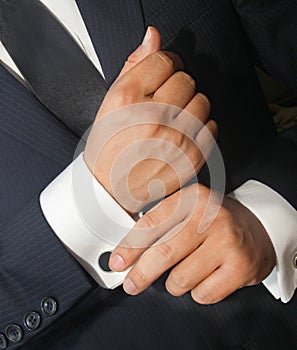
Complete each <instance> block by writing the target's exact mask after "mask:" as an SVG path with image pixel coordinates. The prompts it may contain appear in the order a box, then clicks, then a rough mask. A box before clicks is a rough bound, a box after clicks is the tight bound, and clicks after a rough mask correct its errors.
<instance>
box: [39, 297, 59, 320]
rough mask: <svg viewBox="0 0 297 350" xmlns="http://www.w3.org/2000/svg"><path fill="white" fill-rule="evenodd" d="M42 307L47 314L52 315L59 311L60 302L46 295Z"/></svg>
mask: <svg viewBox="0 0 297 350" xmlns="http://www.w3.org/2000/svg"><path fill="white" fill-rule="evenodd" d="M41 309H42V311H43V312H44V313H45V314H46V315H47V316H52V315H54V314H55V313H56V312H57V309H58V304H57V302H56V300H55V299H54V298H52V297H46V298H44V299H43V300H42V302H41Z"/></svg>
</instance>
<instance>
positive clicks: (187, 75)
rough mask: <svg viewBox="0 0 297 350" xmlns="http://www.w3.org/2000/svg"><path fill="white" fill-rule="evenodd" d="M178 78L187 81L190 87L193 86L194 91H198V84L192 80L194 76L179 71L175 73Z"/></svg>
mask: <svg viewBox="0 0 297 350" xmlns="http://www.w3.org/2000/svg"><path fill="white" fill-rule="evenodd" d="M175 74H176V75H177V76H178V77H180V78H181V79H183V80H185V81H186V82H187V83H189V84H190V85H192V87H193V90H195V89H196V82H195V80H194V79H193V78H192V76H191V75H190V74H188V73H185V72H182V71H179V72H177V73H175Z"/></svg>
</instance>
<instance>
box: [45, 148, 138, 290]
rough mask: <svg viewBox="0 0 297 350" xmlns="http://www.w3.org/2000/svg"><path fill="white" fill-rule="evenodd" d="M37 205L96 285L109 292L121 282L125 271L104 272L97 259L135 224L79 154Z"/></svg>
mask: <svg viewBox="0 0 297 350" xmlns="http://www.w3.org/2000/svg"><path fill="white" fill-rule="evenodd" d="M40 204H41V209H42V211H43V214H44V216H45V218H46V220H47V222H48V223H49V225H50V226H51V228H52V229H53V231H54V232H55V234H56V235H57V236H58V237H59V239H60V240H61V241H62V242H63V243H64V245H65V246H66V248H67V249H68V250H69V251H70V252H71V254H72V255H73V256H74V257H75V258H76V259H77V261H78V262H79V263H80V264H81V265H82V266H83V267H84V268H85V269H86V270H87V272H88V273H89V274H90V275H91V276H92V277H93V278H94V280H95V281H96V282H97V283H99V284H100V285H101V286H102V287H105V288H110V289H113V288H115V287H117V286H118V285H120V284H121V283H122V281H123V279H124V277H125V276H126V274H127V273H128V270H126V271H124V272H108V271H104V270H103V269H102V268H101V267H100V265H99V258H100V257H101V255H102V254H103V253H106V252H111V251H112V250H113V249H114V248H115V246H116V245H117V244H118V243H119V242H120V240H121V239H122V238H123V237H124V236H125V235H126V234H127V233H128V232H129V231H130V229H131V228H132V227H133V226H134V224H135V222H134V220H133V219H132V218H131V217H130V216H129V215H128V214H127V213H126V211H125V210H124V209H123V208H122V207H121V206H120V205H119V204H118V203H117V202H116V201H115V200H114V199H113V198H112V197H111V196H110V195H109V194H108V193H107V192H106V191H105V189H104V188H103V187H102V186H101V185H100V184H99V182H98V181H97V180H96V178H95V177H94V176H93V174H92V173H91V172H90V170H89V169H88V167H87V165H86V163H85V161H84V159H83V154H82V153H81V154H80V155H79V156H78V157H77V158H76V159H75V160H74V161H73V162H72V163H71V164H70V165H69V166H68V167H67V168H66V169H65V170H64V171H63V172H62V173H61V174H60V175H59V176H58V177H57V178H56V179H55V180H54V181H53V182H52V183H50V184H49V185H48V186H47V187H46V189H45V190H44V191H43V192H42V193H41V196H40Z"/></svg>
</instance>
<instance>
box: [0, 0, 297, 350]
mask: <svg viewBox="0 0 297 350" xmlns="http://www.w3.org/2000/svg"><path fill="white" fill-rule="evenodd" d="M78 4H79V6H80V8H81V11H82V14H83V16H84V18H85V20H86V24H87V26H88V29H89V31H90V34H91V36H92V40H93V43H94V46H95V48H96V49H97V52H98V55H99V57H100V60H101V63H102V65H103V69H104V71H105V74H106V77H107V80H108V83H111V82H112V81H113V80H114V78H115V77H116V75H117V73H118V72H119V70H120V67H121V65H122V63H123V61H124V60H125V58H126V57H127V55H128V54H129V53H130V51H131V50H133V49H134V47H135V46H137V44H138V42H139V41H140V40H141V36H142V35H143V32H144V27H145V26H147V25H155V26H157V27H158V28H159V29H160V31H161V34H162V39H163V45H164V48H166V49H172V50H174V51H176V52H177V53H179V54H180V55H181V57H182V58H183V60H184V61H185V65H186V69H187V71H188V72H190V73H191V74H192V75H193V76H194V78H195V79H196V81H197V84H198V88H199V89H201V90H202V91H204V92H205V93H207V94H208V95H209V97H210V98H211V100H212V102H213V110H212V114H213V117H214V118H215V119H216V120H217V121H218V123H219V125H220V130H221V136H220V141H219V142H220V144H221V146H222V150H223V155H224V157H225V160H226V164H227V172H228V173H227V176H228V186H229V188H231V187H234V186H237V185H238V184H240V183H241V182H242V181H244V180H245V179H246V178H250V177H251V176H252V177H257V178H259V179H260V180H262V181H263V182H268V183H269V184H270V185H271V186H272V187H277V186H278V190H279V191H280V192H281V193H283V194H284V195H285V196H286V197H287V198H288V199H289V200H291V201H292V202H293V201H294V198H293V195H292V192H294V191H293V188H294V186H296V184H295V183H294V179H295V178H296V175H295V174H297V169H296V166H293V165H291V162H289V161H288V159H294V157H295V158H296V148H294V147H293V146H292V145H293V143H292V142H290V141H287V140H285V137H284V138H283V140H284V141H282V142H281V147H283V148H281V150H282V151H280V152H279V154H277V152H275V153H272V156H271V157H270V158H271V159H270V158H269V157H267V164H265V163H263V162H262V163H261V164H262V170H259V167H258V166H255V163H256V162H255V161H254V160H253V162H251V160H250V158H254V157H255V156H256V153H257V154H261V156H263V154H262V153H263V152H264V154H266V153H265V152H267V150H265V146H267V145H270V143H271V144H272V143H274V144H278V142H279V141H278V140H275V139H274V138H275V130H274V127H273V123H272V121H271V120H270V113H269V111H268V110H267V108H266V105H265V101H264V99H263V96H262V94H261V92H260V89H259V86H258V82H257V79H256V76H255V73H254V70H253V61H252V54H251V53H250V51H249V45H250V44H249V42H248V38H247V36H246V34H245V33H244V30H243V27H242V25H241V23H240V21H239V18H238V16H237V15H236V14H235V12H234V9H233V7H232V4H231V2H230V1H216V0H205V1H203V0H188V1H179V0H177V1H169V0H159V1H157V0H153V1H149V0H143V1H142V7H140V6H139V2H138V1H137V0H135V1H128V0H125V1H116V0H114V1H109V2H107V1H106V2H105V5H104V6H105V11H107V12H104V11H101V12H100V9H101V6H102V2H101V1H96V0H83V1H78ZM106 13H109V14H110V15H109V16H108V17H107V16H106ZM264 18H265V16H264ZM123 19H124V20H123ZM113 24H115V26H116V27H117V31H113V30H112V28H114V27H113ZM133 28H136V29H135V30H133ZM118 34H119V35H118ZM130 39H131V40H130ZM295 57H296V56H295ZM289 68H290V67H289V64H288V71H289ZM284 76H285V77H286V74H284ZM0 81H1V85H0V116H1V117H0V145H1V147H0V152H1V168H0V180H1V181H0V190H1V192H0V193H1V202H0V214H1V224H0V229H1V235H0V267H1V268H0V274H1V284H0V308H1V316H0V332H3V330H4V328H5V326H6V325H7V324H8V323H18V324H22V318H23V316H24V314H25V313H26V312H29V311H31V310H35V311H38V310H39V309H40V301H41V299H42V298H43V297H45V296H47V295H52V296H53V297H55V298H56V299H57V300H58V303H59V311H58V313H57V315H56V316H54V317H52V318H43V320H42V324H41V327H40V328H39V330H38V331H37V332H29V331H26V334H25V337H24V341H23V343H22V344H24V343H26V344H27V345H26V346H25V347H24V349H26V350H33V349H41V348H42V349H47V350H49V349H51V350H54V349H57V350H62V349H63V350H64V349H71V350H76V349H77V350H78V349H82V348H83V349H91V350H93V349H121V348H123V349H126V348H129V349H152V348H153V349H162V350H163V349H202V350H208V349H211V350H220V349H222V350H223V349H229V348H230V349H231V348H234V349H235V348H238V349H239V348H241V349H251V350H256V349H259V350H262V349H266V348H269V349H275V350H277V349H281V348H283V346H284V344H285V347H286V346H287V348H288V347H289V346H293V344H296V341H297V336H296V315H295V314H296V312H295V310H296V306H297V305H296V303H297V300H296V299H297V298H296V296H295V298H294V299H293V300H292V301H291V302H290V303H289V304H287V305H283V304H281V303H280V302H278V301H275V300H274V299H273V297H272V296H271V295H270V294H269V293H268V292H267V291H266V290H265V288H264V287H263V286H261V285H259V286H256V287H253V288H245V289H243V290H241V291H238V292H237V293H235V294H234V295H232V296H230V297H229V298H227V299H226V300H224V301H223V302H221V303H219V304H217V305H212V306H200V305H198V304H195V303H194V302H193V301H192V300H191V298H190V296H189V295H185V296H182V297H180V298H174V297H171V296H170V295H168V293H167V292H166V291H165V289H164V279H165V277H166V276H163V277H162V278H160V279H159V280H158V281H157V282H156V283H154V285H153V286H152V287H150V288H149V289H148V290H147V291H146V292H144V293H143V294H141V295H140V296H137V297H128V296H126V295H124V293H123V292H122V291H121V289H118V290H116V291H115V292H114V293H109V292H103V291H102V289H101V288H99V287H96V286H95V284H94V283H93V282H92V281H91V280H90V279H89V277H88V276H87V274H86V273H85V272H84V271H83V270H82V269H81V268H80V266H78V264H77V263H76V262H75V261H74V259H73V258H72V257H71V256H70V255H69V254H68V253H67V252H66V251H65V249H64V248H63V247H62V245H61V244H60V243H59V242H58V240H57V239H56V238H55V235H54V234H53V233H52V231H51V230H50V228H49V227H48V226H47V224H46V222H45V221H44V219H43V216H42V214H41V212H40V209H39V206H38V194H39V193H40V191H41V190H42V189H43V188H44V187H45V186H46V185H47V184H48V183H49V182H50V181H51V179H53V178H54V177H55V176H56V175H57V174H58V173H59V172H61V171H62V169H63V168H64V167H65V166H66V165H67V164H69V163H70V162H71V160H72V155H73V152H74V149H75V146H76V143H77V141H78V140H77V139H76V137H75V136H74V135H73V134H72V132H71V131H70V130H68V129H67V128H66V127H65V126H64V125H63V124H62V123H60V122H59V121H58V120H57V119H56V118H55V116H53V115H52V114H51V113H50V112H49V111H48V110H46V108H44V107H43V106H42V105H41V104H40V103H39V102H38V101H37V100H36V99H35V98H34V97H33V96H32V95H30V93H29V92H28V91H27V90H26V89H25V88H24V87H23V86H22V85H20V84H19V83H18V82H17V81H16V80H15V79H14V78H13V77H12V76H10V75H9V73H7V72H6V71H5V70H4V68H3V67H0ZM255 125H257V127H255ZM295 135H296V133H295ZM293 137H294V136H293ZM272 147H276V146H271V147H270V146H269V147H268V148H269V150H270V152H272V150H274V148H272ZM276 149H277V148H276ZM283 152H286V154H287V156H288V159H285V160H284V159H282V158H284V157H283ZM274 154H276V159H274V158H273V155H274ZM280 161H282V162H283V163H282V164H283V167H282V168H283V172H282V171H280V172H277V171H276V172H275V176H274V177H273V176H272V175H271V174H270V173H271V172H272V173H273V171H271V169H275V168H276V164H278V162H280ZM256 164H257V163H256ZM263 164H264V165H263ZM296 164H297V161H296ZM267 169H269V171H268V172H269V174H267ZM287 171H290V172H292V175H290V176H289V177H288V180H287V181H283V179H282V178H283V176H284V174H286V173H287ZM271 176H272V177H271ZM284 182H286V183H284ZM35 335H39V336H36V337H34V336H35ZM31 338H34V339H33V340H31V341H29V340H30V339H31ZM16 347H17V344H16V345H12V344H10V348H11V349H14V348H16Z"/></svg>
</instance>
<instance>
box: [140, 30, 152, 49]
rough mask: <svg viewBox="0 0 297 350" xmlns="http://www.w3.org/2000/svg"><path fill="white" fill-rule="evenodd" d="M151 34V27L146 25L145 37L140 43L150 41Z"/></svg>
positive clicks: (143, 43) (145, 43)
mask: <svg viewBox="0 0 297 350" xmlns="http://www.w3.org/2000/svg"><path fill="white" fill-rule="evenodd" d="M151 36H152V32H151V27H148V28H147V31H146V33H145V37H144V39H143V41H142V45H147V44H148V42H149V41H150V38H151Z"/></svg>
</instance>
